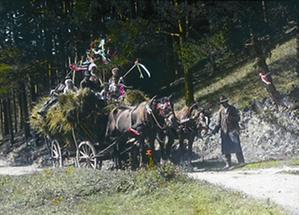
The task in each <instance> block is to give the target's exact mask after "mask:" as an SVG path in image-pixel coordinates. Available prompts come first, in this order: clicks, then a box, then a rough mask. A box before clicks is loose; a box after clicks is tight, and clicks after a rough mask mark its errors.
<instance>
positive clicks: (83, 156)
mask: <svg viewBox="0 0 299 215" xmlns="http://www.w3.org/2000/svg"><path fill="white" fill-rule="evenodd" d="M95 155H96V150H95V148H94V146H93V145H92V144H91V143H90V142H89V141H83V142H81V143H80V144H79V146H78V149H77V156H76V157H77V164H78V167H85V168H92V169H96V168H97V158H96V157H95Z"/></svg>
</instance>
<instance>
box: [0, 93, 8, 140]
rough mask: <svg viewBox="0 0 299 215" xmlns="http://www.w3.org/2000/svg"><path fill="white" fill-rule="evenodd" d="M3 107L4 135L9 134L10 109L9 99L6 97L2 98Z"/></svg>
mask: <svg viewBox="0 0 299 215" xmlns="http://www.w3.org/2000/svg"><path fill="white" fill-rule="evenodd" d="M2 107H3V128H4V129H3V130H4V132H3V136H6V135H8V134H9V123H8V110H7V100H6V98H4V99H3V100H2Z"/></svg>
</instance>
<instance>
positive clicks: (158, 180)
mask: <svg viewBox="0 0 299 215" xmlns="http://www.w3.org/2000/svg"><path fill="white" fill-rule="evenodd" d="M0 193H1V195H0V202H1V204H0V211H1V214H8V215H9V214H23V215H27V214H54V213H55V214H101V215H102V214H121V215H123V214H124V215H126V214H133V215H134V214H136V215H137V214H138V215H139V214H141V215H142V214H204V215H205V214H284V211H283V210H282V209H280V208H278V207H277V206H275V205H272V204H269V203H266V202H260V201H259V202H258V201H256V200H253V199H251V198H248V197H247V196H245V195H243V194H241V193H237V192H231V191H225V190H224V189H222V188H219V187H216V186H212V185H208V184H206V183H203V182H198V181H194V180H191V179H189V178H187V177H186V176H185V175H184V174H183V173H182V172H181V171H180V170H179V169H178V168H177V167H175V166H172V165H169V164H168V165H165V166H162V167H159V168H154V169H150V170H145V169H142V170H139V171H136V172H130V171H94V170H84V169H75V168H71V167H70V168H65V169H61V170H53V169H47V170H44V171H43V172H40V173H36V174H33V175H27V176H17V177H12V176H1V177H0Z"/></svg>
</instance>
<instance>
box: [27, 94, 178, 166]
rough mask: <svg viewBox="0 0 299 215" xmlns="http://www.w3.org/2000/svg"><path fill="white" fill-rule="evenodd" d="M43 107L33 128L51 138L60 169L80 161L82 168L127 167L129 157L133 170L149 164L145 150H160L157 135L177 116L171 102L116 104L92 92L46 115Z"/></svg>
mask: <svg viewBox="0 0 299 215" xmlns="http://www.w3.org/2000/svg"><path fill="white" fill-rule="evenodd" d="M41 105H42V104H40V105H37V106H36V107H35V108H34V109H33V111H32V119H31V124H32V126H33V127H34V128H35V129H36V130H37V131H38V132H39V133H40V134H43V135H44V136H45V140H46V143H47V145H48V148H49V150H50V155H51V161H52V164H53V166H56V167H62V166H63V164H64V161H65V160H74V162H73V163H75V166H77V167H88V168H94V169H95V168H98V167H101V164H102V161H103V160H107V159H112V160H114V163H115V166H116V167H117V168H121V167H122V163H123V161H124V160H126V159H127V158H128V157H130V159H129V160H130V165H132V166H134V167H138V166H139V165H140V163H145V162H146V159H147V158H146V155H145V150H146V149H147V148H154V141H155V138H156V134H157V133H158V131H159V130H160V129H163V128H162V127H165V126H166V125H165V119H166V117H168V116H169V114H171V113H172V112H173V109H172V107H173V105H172V104H171V102H170V99H169V98H168V97H163V98H161V99H156V98H152V99H149V100H147V101H144V102H140V103H139V104H138V105H135V106H126V105H123V104H116V105H115V104H111V103H107V101H104V100H101V99H99V98H97V96H96V95H95V94H94V93H93V92H92V91H91V90H88V89H83V90H80V91H79V92H77V93H74V94H67V95H61V96H60V97H59V99H58V102H57V104H55V105H54V106H53V107H51V108H50V109H49V111H48V113H47V115H46V116H40V115H39V114H38V110H39V109H40V106H41ZM112 107H113V108H112ZM67 158H70V159H67Z"/></svg>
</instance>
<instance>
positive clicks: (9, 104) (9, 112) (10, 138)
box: [6, 97, 14, 145]
mask: <svg viewBox="0 0 299 215" xmlns="http://www.w3.org/2000/svg"><path fill="white" fill-rule="evenodd" d="M6 105H7V121H8V129H9V134H10V135H9V142H10V145H13V144H14V132H13V124H12V111H11V103H10V98H9V97H8V98H7V102H6Z"/></svg>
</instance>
